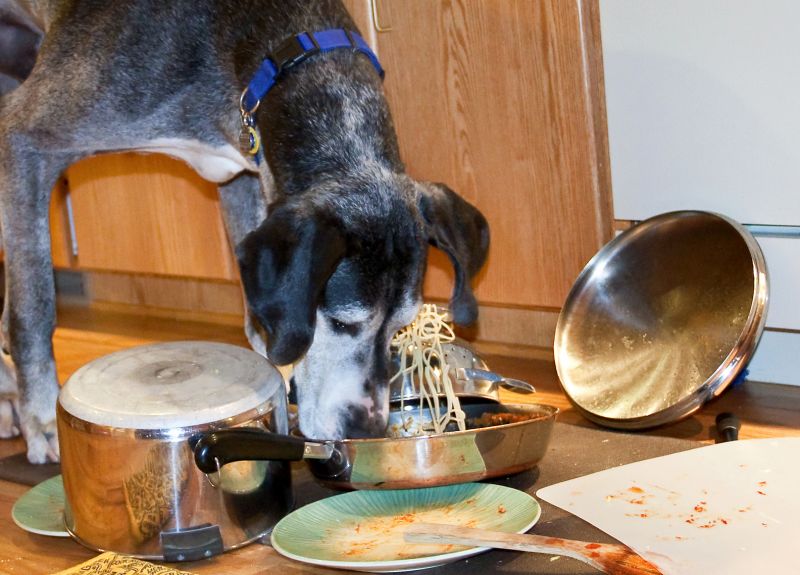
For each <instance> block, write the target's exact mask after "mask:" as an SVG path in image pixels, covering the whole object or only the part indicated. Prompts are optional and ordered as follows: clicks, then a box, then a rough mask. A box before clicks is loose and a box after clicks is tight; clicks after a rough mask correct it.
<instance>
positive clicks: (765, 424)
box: [0, 308, 800, 575]
mask: <svg viewBox="0 0 800 575" xmlns="http://www.w3.org/2000/svg"><path fill="white" fill-rule="evenodd" d="M190 339H198V340H207V341H220V342H227V343H233V344H239V345H243V346H245V345H246V341H245V338H244V335H243V333H242V331H241V328H239V327H236V326H232V325H221V324H216V323H203V322H190V321H179V320H174V319H169V318H153V317H141V316H137V315H129V314H123V313H113V312H97V311H91V310H88V309H85V308H67V309H61V310H60V311H59V327H58V329H57V330H56V335H55V338H54V345H55V355H56V360H57V362H58V373H59V377H60V378H61V380H62V381H64V380H65V379H66V378H67V377H68V376H69V375H70V374H71V373H72V372H74V371H75V370H76V369H78V368H79V367H80V366H82V365H83V364H85V363H86V362H88V361H91V360H92V359H95V358H97V357H100V356H102V355H105V354H108V353H111V352H113V351H116V350H119V349H124V348H127V347H131V346H134V345H140V344H145V343H151V342H156V341H174V340H190ZM485 359H486V361H487V363H488V364H489V365H490V367H491V368H492V369H494V370H495V371H497V372H500V373H502V374H504V375H506V376H507V377H514V378H519V379H524V380H527V381H530V382H531V383H533V384H534V386H536V388H537V391H538V392H537V393H536V394H535V395H531V396H520V395H517V394H511V393H510V392H504V394H505V395H504V399H506V400H513V401H517V402H519V401H536V402H539V403H548V404H551V405H555V406H557V407H559V408H561V410H562V413H561V414H560V415H559V421H562V422H567V423H573V424H576V425H585V426H592V425H593V424H591V423H589V422H587V421H586V420H585V419H583V418H582V417H581V416H580V415H579V414H578V413H576V412H575V410H574V409H572V408H571V407H570V405H569V402H568V401H567V399H566V397H565V396H564V394H563V393H562V392H561V390H560V388H559V386H558V378H557V375H556V372H555V368H554V366H553V363H552V362H548V361H536V360H530V359H519V358H513V357H497V356H488V357H486V358H485ZM799 381H800V380H799ZM721 411H733V412H734V413H736V414H737V415H738V416H739V417H740V418H741V420H742V429H741V432H740V437H741V438H757V437H774V436H782V435H800V387H791V386H779V385H769V384H762V383H757V382H747V383H746V384H745V385H741V386H739V387H738V388H736V389H732V390H729V391H728V392H726V393H725V394H723V396H722V397H721V398H719V399H717V400H715V401H714V402H712V403H710V404H708V405H706V406H705V407H704V408H703V409H701V410H700V411H699V412H698V413H696V414H695V415H693V416H692V417H689V418H687V419H685V420H683V421H681V422H679V423H676V424H673V425H669V426H665V427H661V428H658V429H655V430H651V431H648V432H647V433H648V434H650V435H667V436H672V437H680V438H689V439H695V440H697V441H703V442H712V441H713V440H714V431H713V425H714V417H715V416H716V414H717V413H719V412H721ZM23 449H24V445H23V443H22V441H21V440H19V439H17V440H4V441H0V457H5V456H7V455H10V454H13V453H17V452H20V451H22V450H23ZM27 489H28V487H26V486H23V485H19V484H15V483H11V482H7V481H0V574H20V575H39V574H49V573H53V572H56V571H59V570H61V569H65V568H67V567H70V566H73V565H76V564H78V563H81V562H83V561H85V560H87V559H89V558H91V557H93V556H94V555H95V554H94V553H93V552H91V551H89V550H87V549H84V548H83V547H81V546H80V545H78V544H77V543H75V542H73V541H72V540H70V539H56V538H48V537H43V536H39V535H32V534H29V533H26V532H25V531H22V530H21V529H19V528H18V527H17V526H16V525H14V523H13V522H12V520H11V507H12V506H13V504H14V502H15V501H16V500H17V499H18V498H19V497H20V496H21V495H22V494H23V493H24V492H25V491H26V490H27ZM181 568H182V569H186V570H189V571H192V572H194V573H198V574H207V573H208V574H210V573H220V574H222V573H224V574H232V575H233V574H236V575H245V574H246V575H255V574H261V573H267V572H271V571H272V570H273V569H278V570H280V572H289V573H300V572H302V573H323V572H324V573H333V571H329V570H325V569H315V568H310V567H306V566H301V565H300V564H297V563H293V562H290V561H287V560H284V559H282V558H281V557H280V556H278V555H277V554H276V553H275V552H274V551H273V550H272V549H271V548H269V547H266V546H262V545H250V546H247V547H245V548H244V549H241V550H238V551H235V552H232V553H227V554H225V555H223V556H221V557H217V558H215V559H213V560H209V561H205V562H202V563H194V564H189V565H185V566H181Z"/></svg>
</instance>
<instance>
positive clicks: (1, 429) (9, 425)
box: [0, 399, 19, 439]
mask: <svg viewBox="0 0 800 575" xmlns="http://www.w3.org/2000/svg"><path fill="white" fill-rule="evenodd" d="M18 435H19V426H18V425H17V418H16V409H15V405H14V401H12V400H11V399H2V400H0V439H8V438H10V437H17V436H18Z"/></svg>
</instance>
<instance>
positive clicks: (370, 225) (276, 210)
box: [237, 175, 489, 439]
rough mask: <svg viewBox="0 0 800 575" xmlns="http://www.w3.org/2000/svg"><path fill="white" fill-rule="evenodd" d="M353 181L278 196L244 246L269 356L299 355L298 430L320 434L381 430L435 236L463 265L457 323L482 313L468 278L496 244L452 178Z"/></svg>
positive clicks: (241, 253)
mask: <svg viewBox="0 0 800 575" xmlns="http://www.w3.org/2000/svg"><path fill="white" fill-rule="evenodd" d="M346 187H347V189H346V191H344V192H343V191H342V189H340V188H339V187H338V185H337V189H336V190H335V191H332V190H331V189H321V188H320V189H317V190H309V191H308V192H306V193H304V194H301V195H300V196H297V197H289V198H286V199H284V200H282V201H281V202H279V203H277V204H275V205H273V206H272V208H271V210H270V213H269V217H268V218H267V219H266V220H265V221H264V222H263V223H262V225H261V226H260V227H259V228H258V229H256V230H255V231H253V232H252V233H251V234H250V235H249V236H247V237H246V238H245V240H244V241H243V242H242V243H241V244H240V245H239V247H238V249H237V255H238V257H239V263H240V266H241V275H242V282H243V284H244V288H245V293H246V296H247V300H248V304H249V306H250V309H251V311H252V313H253V314H254V316H255V317H256V319H257V320H258V321H259V323H261V325H262V327H263V328H264V330H265V332H266V335H267V353H268V356H269V358H270V359H271V360H272V361H273V362H274V363H277V364H279V365H283V364H289V363H295V368H294V379H295V385H296V387H297V392H298V405H299V415H300V428H301V430H302V432H303V433H304V434H305V435H306V436H307V437H312V438H318V439H339V438H342V437H364V436H374V435H382V434H383V433H384V432H385V427H386V415H387V411H388V379H389V377H390V375H391V374H390V373H389V343H390V340H391V338H392V336H393V334H394V333H395V332H396V331H397V330H398V329H400V328H402V327H403V326H405V325H407V324H408V323H410V322H411V321H412V320H413V319H414V317H415V315H416V313H417V310H418V308H419V305H420V303H421V289H422V279H423V275H424V271H425V264H426V260H427V257H426V256H427V248H428V244H431V245H434V246H437V247H439V248H440V249H442V250H443V251H444V252H445V253H446V254H447V255H448V256H449V258H450V260H451V261H452V263H453V265H454V267H455V271H456V274H455V276H456V282H455V288H454V291H453V298H452V300H451V302H450V309H451V313H452V315H453V318H454V320H455V322H456V323H461V324H468V323H471V322H472V321H474V320H475V318H476V316H477V304H476V302H475V298H474V296H473V294H472V290H471V288H470V285H469V280H470V278H471V277H472V276H473V275H474V274H475V273H477V271H478V270H479V269H480V267H481V265H482V264H483V261H484V259H485V257H486V252H487V249H488V244H489V230H488V225H487V223H486V220H485V219H484V217H483V216H482V215H481V214H480V212H478V210H476V209H475V208H474V207H473V206H471V205H470V204H468V203H467V202H465V201H464V200H463V199H461V198H460V197H459V196H458V195H456V194H455V193H453V192H452V191H451V190H450V189H448V188H447V187H445V186H442V185H439V184H421V183H417V182H413V181H412V180H410V179H409V178H407V177H405V176H398V175H392V176H391V177H388V178H384V179H383V180H382V181H378V182H376V181H370V182H361V183H359V182H356V183H351V184H348V185H346Z"/></svg>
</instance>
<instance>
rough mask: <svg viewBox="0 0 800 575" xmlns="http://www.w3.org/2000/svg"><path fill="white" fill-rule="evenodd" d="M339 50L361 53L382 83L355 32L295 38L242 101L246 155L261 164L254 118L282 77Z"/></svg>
mask: <svg viewBox="0 0 800 575" xmlns="http://www.w3.org/2000/svg"><path fill="white" fill-rule="evenodd" d="M339 48H349V49H351V50H354V51H356V52H361V53H362V54H364V55H365V56H367V58H369V61H370V62H372V65H373V66H374V67H375V70H377V72H378V74H379V75H380V77H381V79H382V78H383V68H381V64H380V62H379V61H378V57H377V56H376V55H375V52H373V51H372V50H371V49H370V47H369V45H368V44H367V43H366V42H365V41H364V39H363V38H362V37H361V36H359V35H358V34H357V33H356V32H351V31H350V30H344V29H343V28H333V29H330V30H322V31H320V32H302V33H300V34H296V35H295V36H292V37H291V38H289V39H288V40H286V41H285V42H284V43H283V44H281V45H280V46H278V48H277V49H275V51H273V52H272V54H270V55H269V56H268V57H267V58H266V59H265V60H264V61H263V62H262V63H261V66H260V67H259V68H258V70H257V71H256V73H255V74H254V75H253V79H252V80H250V83H249V84H248V85H247V87H246V88H245V89H244V91H243V92H242V95H241V96H240V97H239V113H240V114H241V117H242V128H241V132H240V134H239V146H240V147H241V149H242V152H243V153H244V154H247V155H250V156H252V157H254V159H255V162H256V164H259V163H260V157H261V155H260V153H259V152H260V151H261V138H260V137H259V134H258V131H257V130H256V126H255V121H254V120H253V114H255V112H256V110H257V109H258V106H259V104H260V103H261V100H262V99H263V98H264V96H266V95H267V92H269V91H270V90H271V89H272V87H273V86H274V85H275V84H276V83H277V81H278V79H279V78H280V76H281V74H283V72H284V71H286V70H288V69H289V68H292V67H294V66H296V65H297V64H299V63H300V62H303V61H304V60H306V59H308V58H309V57H310V56H313V55H314V54H317V53H319V52H330V51H331V50H337V49H339Z"/></svg>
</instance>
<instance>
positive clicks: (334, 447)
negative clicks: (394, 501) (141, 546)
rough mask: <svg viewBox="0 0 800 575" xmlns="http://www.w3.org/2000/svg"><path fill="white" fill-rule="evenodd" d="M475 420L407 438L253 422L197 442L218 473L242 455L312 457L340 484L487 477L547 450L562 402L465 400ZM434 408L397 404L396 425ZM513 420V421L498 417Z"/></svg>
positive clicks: (201, 458) (527, 463)
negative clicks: (277, 430) (321, 437)
mask: <svg viewBox="0 0 800 575" xmlns="http://www.w3.org/2000/svg"><path fill="white" fill-rule="evenodd" d="M462 408H463V409H464V411H465V412H466V414H467V418H468V419H470V420H472V421H473V424H475V425H485V426H483V427H476V428H473V429H467V430H466V431H454V432H447V433H442V434H438V435H421V436H415V437H400V438H374V439H344V440H339V441H307V440H305V439H304V438H301V437H293V436H281V435H276V434H271V433H266V432H260V431H257V430H253V429H229V430H222V431H218V432H212V433H209V434H207V435H205V436H204V437H202V438H201V439H200V440H199V441H198V443H197V445H196V447H195V461H196V463H197V465H198V467H199V468H200V469H202V470H203V471H205V472H208V473H211V474H214V473H215V472H217V471H218V470H220V469H222V470H224V469H225V467H226V466H227V464H229V463H231V462H237V461H241V460H271V461H277V460H291V461H299V460H301V459H305V460H306V461H307V463H308V465H309V468H310V469H311V472H312V473H313V474H314V476H315V477H316V478H317V479H318V480H319V481H320V482H322V483H323V484H325V485H327V486H329V487H333V488H337V489H406V488H413V487H429V486H434V485H448V484H453V483H464V482H468V481H479V480H481V479H486V478H490V477H499V476H503V475H509V474H512V473H517V472H520V471H523V470H525V469H529V468H531V467H533V466H535V465H536V463H538V462H539V460H540V459H541V458H542V457H543V456H544V455H545V453H546V451H547V445H548V443H549V440H550V434H551V431H552V429H553V423H554V422H555V417H556V414H557V413H558V409H557V408H555V407H551V406H548V405H507V404H497V403H483V404H473V405H462ZM429 417H430V414H429V413H427V410H424V409H423V410H422V411H421V412H420V411H419V409H417V408H411V409H404V410H399V409H395V410H394V411H393V412H392V413H391V415H390V421H389V426H390V428H391V426H392V425H401V424H402V423H403V422H404V421H405V420H406V419H408V418H418V419H421V420H422V422H424V420H425V419H426V418H429ZM493 420H499V421H500V422H502V421H505V420H512V422H509V423H505V424H497V423H498V421H493Z"/></svg>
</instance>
